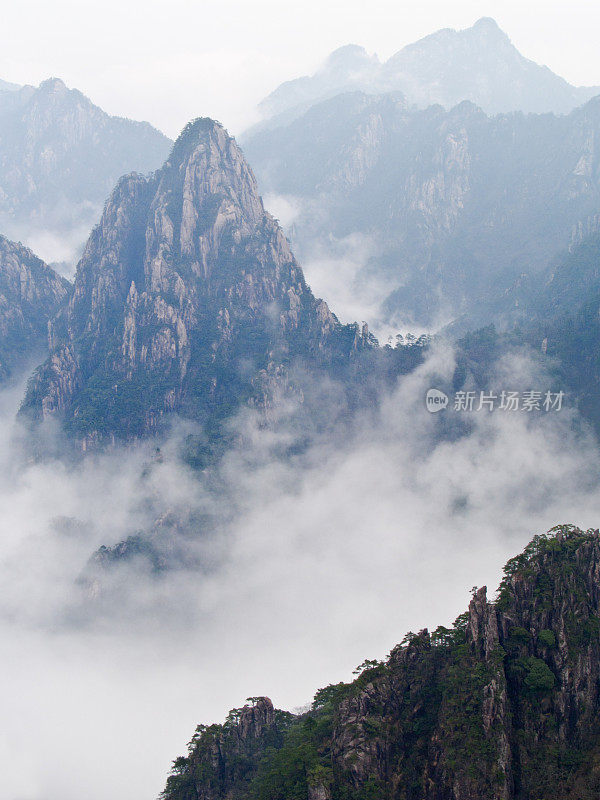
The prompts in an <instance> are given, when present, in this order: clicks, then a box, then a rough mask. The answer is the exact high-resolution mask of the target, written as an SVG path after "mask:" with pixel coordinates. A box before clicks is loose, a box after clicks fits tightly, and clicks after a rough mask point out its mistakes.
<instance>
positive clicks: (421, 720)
mask: <svg viewBox="0 0 600 800" xmlns="http://www.w3.org/2000/svg"><path fill="white" fill-rule="evenodd" d="M361 669H362V672H361V674H360V675H359V677H358V678H357V680H355V681H354V682H353V683H351V684H337V685H332V686H328V687H326V688H325V689H321V690H319V692H317V694H316V696H315V701H314V703H313V706H312V710H311V711H309V712H307V713H305V714H301V715H300V716H295V717H294V716H291V715H287V716H286V715H283V713H282V712H277V711H275V712H273V715H272V716H271V714H269V719H270V720H272V723H271V726H270V727H269V728H268V730H269V737H270V738H269V743H268V744H267V742H266V739H265V738H262V739H261V738H260V736H259V737H258V738H255V739H253V742H255V743H257V744H259V747H258V748H257V749H255V750H253V752H252V753H249V752H247V753H246V756H247V758H246V760H245V761H243V762H242V763H243V764H244V769H243V770H241V771H240V770H239V768H238V767H237V765H238V764H239V763H240V749H239V742H240V741H243V736H242V733H243V731H245V730H247V728H248V726H247V725H246V726H244V724H243V723H242V720H243V719H244V718H245V716H247V715H248V714H249V713H250V712H249V709H248V708H246V709H243V710H242V711H238V712H234V714H233V716H232V717H230V719H229V721H228V723H226V725H225V726H211V727H210V728H208V729H205V728H202V727H201V728H199V729H198V731H197V735H196V736H195V738H194V739H193V740H192V742H191V743H190V751H189V755H188V756H187V757H185V758H181V759H178V760H177V761H176V762H175V763H174V767H173V772H172V775H171V777H170V778H169V779H168V782H167V788H166V790H165V792H164V794H163V798H164V800H192V798H202V800H225V798H227V800H232V799H233V798H236V800H238V799H239V800H243V799H244V798H253V800H263V798H264V800H267V798H269V799H270V800H272V798H274V797H277V798H279V800H292V798H294V800H297V799H298V798H307V800H317V799H318V800H338V799H339V800H341V799H342V798H344V800H346V799H347V798H351V799H352V800H354V799H355V798H356V800H359V798H360V799H361V800H363V799H364V798H378V799H381V800H386V799H389V800H391V799H392V798H402V799H403V800H521V799H523V800H524V799H525V798H527V800H533V799H534V798H541V797H544V798H548V799H549V800H550V799H552V800H567V799H568V798H575V797H576V798H578V800H591V798H595V797H597V796H598V792H599V790H600V755H599V754H600V725H599V724H598V719H599V713H600V690H599V686H600V534H599V533H598V531H597V530H590V531H587V532H583V531H581V530H579V529H577V528H574V527H573V526H560V527H559V528H557V529H555V530H554V531H553V532H552V533H551V534H550V535H547V536H538V537H535V538H534V539H533V541H532V542H531V543H530V544H529V545H528V547H527V548H526V549H525V551H524V552H523V553H522V554H521V555H519V556H517V557H516V558H514V559H512V560H511V561H509V562H508V564H507V566H506V568H505V577H504V580H503V582H502V584H501V587H500V590H499V593H498V598H497V599H496V600H495V601H494V602H490V601H489V600H488V599H487V594H486V589H485V587H484V588H480V589H475V590H474V593H473V597H472V600H471V603H470V605H469V610H468V612H467V613H466V614H464V615H462V616H461V617H459V618H458V619H457V621H456V623H455V624H454V626H453V627H452V628H444V627H440V628H438V629H437V630H436V631H434V632H433V633H429V632H428V631H426V630H424V631H421V632H420V633H418V634H408V636H407V637H406V638H405V640H404V642H403V643H402V644H400V645H398V646H397V647H396V648H394V650H392V652H391V654H390V656H389V658H388V660H387V661H386V662H380V663H378V662H372V661H368V662H365V664H364V665H362V667H361ZM255 702H256V701H255ZM262 702H263V703H264V704H266V703H268V701H266V700H264V701H262ZM269 707H270V706H269ZM264 735H265V734H264V732H261V736H262V737H264ZM215 747H217V751H215ZM215 752H218V760H217V759H215V757H214V755H213V756H211V754H214V753H215ZM211 758H212V760H211Z"/></svg>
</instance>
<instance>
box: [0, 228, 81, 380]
mask: <svg viewBox="0 0 600 800" xmlns="http://www.w3.org/2000/svg"><path fill="white" fill-rule="evenodd" d="M70 290H71V285H70V284H69V283H68V281H66V280H65V279H64V278H61V277H60V276H58V275H57V274H56V273H55V272H54V270H52V269H51V268H50V267H48V266H47V265H46V264H44V263H43V261H40V259H39V258H37V257H36V256H35V255H34V254H33V253H32V252H31V250H28V249H27V248H26V247H23V245H21V244H16V243H14V242H10V241H9V240H8V239H5V238H4V236H0V380H4V379H6V378H8V377H9V376H10V375H11V374H12V373H13V372H14V371H16V370H18V369H19V367H20V368H21V369H23V368H24V367H25V366H27V361H28V359H29V358H31V357H32V356H33V354H34V353H35V352H37V351H39V352H40V353H42V352H45V350H46V346H47V336H48V323H49V321H50V319H52V318H53V317H54V316H55V315H56V313H57V311H58V310H59V309H60V307H61V306H62V305H64V304H65V303H66V302H67V300H68V295H69V293H70Z"/></svg>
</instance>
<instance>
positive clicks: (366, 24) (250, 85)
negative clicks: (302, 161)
mask: <svg viewBox="0 0 600 800" xmlns="http://www.w3.org/2000/svg"><path fill="white" fill-rule="evenodd" d="M1 2H2V29H1V31H0V78H3V79H5V80H11V81H15V82H17V83H34V84H37V83H39V82H40V81H41V80H43V79H44V78H46V77H50V76H57V77H61V78H62V79H63V80H64V81H65V82H66V83H67V84H68V85H69V86H73V87H77V88H79V89H81V90H82V91H83V92H85V93H86V94H87V95H88V96H89V97H90V98H91V99H92V100H93V101H94V102H96V103H98V105H100V106H102V107H103V108H104V109H105V110H107V111H109V112H111V113H114V114H121V115H124V116H130V117H133V118H136V119H147V120H149V121H150V122H152V123H153V124H154V125H156V126H157V127H159V128H161V129H162V130H164V131H165V132H166V133H168V134H169V135H171V136H175V135H176V134H177V132H178V131H179V130H180V129H181V128H182V127H183V125H184V124H185V123H186V122H187V121H188V120H189V119H191V118H192V117H195V116H199V115H206V116H211V117H215V118H217V119H219V120H221V121H222V122H223V123H224V124H225V125H226V126H227V127H228V128H229V129H230V130H231V131H232V132H233V133H239V132H240V130H241V129H242V128H243V127H245V126H246V125H248V124H250V123H251V122H253V121H254V116H253V115H254V113H255V104H256V102H257V101H258V100H260V99H261V98H262V97H263V96H264V95H265V94H267V93H268V92H269V91H270V90H271V89H273V88H274V87H275V86H277V85H278V84H279V83H280V82H282V81H283V80H287V79H289V78H292V77H296V76H298V75H301V74H306V73H308V72H312V71H313V70H314V69H315V68H316V67H317V66H318V64H319V63H320V62H321V61H322V60H323V59H324V58H325V56H326V55H327V54H328V53H329V52H330V51H331V50H333V49H335V48H336V47H338V46H340V45H342V44H348V43H350V42H353V43H357V44H362V45H364V46H365V47H366V48H367V50H369V52H377V53H378V54H379V56H380V57H382V58H383V57H388V56H390V55H391V54H392V53H394V52H395V51H397V50H399V49H400V48H401V47H402V46H403V45H405V44H408V43H409V42H412V41H415V40H416V39H418V38H420V37H421V36H424V35H426V34H428V33H431V32H433V31H434V30H437V29H438V28H442V27H453V28H464V27H468V26H469V25H471V24H472V23H473V22H474V21H475V20H476V19H478V18H479V17H482V16H491V17H494V19H496V21H497V22H498V24H499V25H500V26H501V27H502V28H503V29H504V30H505V31H506V32H507V33H508V34H509V36H510V37H511V38H512V40H513V42H514V43H515V44H516V46H517V47H518V48H519V49H520V50H521V52H522V53H523V54H524V55H526V56H527V57H529V58H532V59H533V60H535V61H538V62H539V63H544V64H547V65H548V66H549V67H551V68H552V69H553V70H554V71H555V72H557V73H558V74H560V75H562V76H563V77H565V78H567V79H568V80H569V81H571V82H572V83H577V84H600V49H599V48H598V46H597V32H598V28H599V23H600V4H598V3H597V2H587V1H586V0H574V1H572V2H569V3H567V2H566V1H565V0H560V1H558V0H545V2H538V0H530V1H529V2H517V1H516V0H483V2H482V1H481V0H478V1H477V2H475V1H474V0H455V2H453V3H448V2H447V0H421V2H416V0H415V2H412V3H406V2H398V0H396V1H395V2H393V1H392V0H371V2H370V3H366V2H364V1H363V2H361V1H360V0H343V2H340V1H339V0H335V2H326V3H324V2H323V0H302V1H301V2H300V1H299V0H288V2H281V1H280V2H275V1H274V0H253V2H245V0H203V1H202V2H200V1H199V0H171V2H169V3H167V2H163V0H145V2H141V0H130V2H123V0H118V1H117V0H103V2H96V0H87V1H86V0H53V1H52V2H49V1H48V0H29V1H28V2H27V0H26V1H25V2H21V3H16V2H13V0H1Z"/></svg>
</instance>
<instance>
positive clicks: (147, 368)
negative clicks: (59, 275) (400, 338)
mask: <svg viewBox="0 0 600 800" xmlns="http://www.w3.org/2000/svg"><path fill="white" fill-rule="evenodd" d="M50 346H51V356H50V358H49V359H48V360H47V361H46V363H45V364H44V365H43V366H42V367H41V368H40V369H39V370H38V372H37V373H36V376H35V377H34V379H33V381H32V383H31V386H30V389H29V392H28V395H27V397H26V400H25V403H24V412H27V413H29V414H30V415H31V416H33V417H34V418H36V419H44V418H48V417H59V418H60V419H61V421H62V422H63V423H64V424H65V425H66V427H67V428H69V429H70V430H71V431H72V432H73V433H74V434H75V435H76V436H77V437H79V438H80V439H81V441H83V443H84V446H87V444H89V443H92V442H97V441H99V440H100V439H106V438H109V439H114V438H115V437H117V438H131V437H135V436H140V435H144V434H147V433H152V432H155V431H157V430H158V429H159V428H160V425H161V422H162V421H163V419H164V417H165V415H166V414H168V413H170V412H177V413H178V414H180V415H181V416H183V417H186V418H189V419H194V420H199V421H202V422H205V423H207V424H209V425H210V424H212V423H213V422H214V421H215V420H216V419H219V418H223V417H225V416H227V415H228V414H229V413H231V412H232V411H233V410H235V409H236V408H237V407H239V404H240V403H243V402H250V403H253V404H254V405H257V406H261V407H265V408H266V407H268V405H269V398H270V396H271V394H272V392H273V390H274V388H275V386H281V385H282V384H285V382H286V375H287V374H288V373H287V368H288V367H290V365H292V364H295V363H297V362H302V363H303V364H305V365H307V364H308V365H312V366H313V367H314V368H316V369H319V368H326V369H328V370H329V371H330V372H331V371H334V372H335V370H336V367H338V366H339V367H340V368H342V369H343V368H344V366H345V365H347V363H348V362H349V360H350V359H351V358H352V356H353V354H355V353H357V352H360V351H361V350H363V349H365V348H367V349H368V348H370V347H371V346H372V339H371V337H370V336H369V334H368V332H367V331H366V329H359V328H358V326H342V325H341V324H340V323H339V322H338V320H337V319H336V317H335V316H334V315H333V314H332V313H331V311H330V310H329V308H328V306H327V304H326V303H325V302H323V301H322V300H317V299H316V298H315V297H314V296H313V294H312V292H311V291H310V289H309V288H308V286H307V285H306V282H305V280H304V276H303V274H302V270H301V268H300V267H299V265H298V264H297V262H296V260H295V259H294V256H293V255H292V253H291V251H290V249H289V246H288V243H287V241H286V239H285V237H284V235H283V233H282V231H281V229H280V227H279V226H278V224H277V223H276V221H275V220H274V219H273V218H272V217H271V216H270V215H269V214H268V213H266V212H265V210H264V208H263V204H262V200H261V199H260V196H259V194H258V189H257V186H256V181H255V179H254V176H253V174H252V172H251V170H250V168H249V167H248V165H247V164H246V161H245V159H244V157H243V155H242V153H241V151H240V150H239V148H238V146H237V145H236V143H235V141H234V140H233V139H232V138H231V137H230V136H228V134H227V133H226V132H225V130H224V129H223V128H222V127H221V125H219V124H218V123H215V122H213V121H212V120H209V119H198V120H196V121H194V122H192V123H190V124H189V125H188V126H187V128H186V129H185V130H184V132H183V133H182V135H181V136H180V138H179V139H178V140H177V142H176V143H175V145H174V147H173V150H172V152H171V155H170V156H169V159H168V160H167V161H166V163H165V164H164V166H163V167H162V168H161V169H160V170H158V171H157V172H156V173H154V174H153V175H152V176H150V177H148V178H147V177H143V176H141V175H138V174H131V175H127V176H125V177H124V178H122V179H121V180H120V181H119V183H118V185H117V187H116V189H115V190H114V192H113V193H112V195H111V197H110V198H109V200H108V202H107V203H106V206H105V209H104V214H103V216H102V219H101V221H100V224H99V225H98V226H97V227H96V228H95V230H94V231H93V233H92V235H91V236H90V239H89V241H88V243H87V246H86V248H85V252H84V254H83V257H82V259H81V261H80V263H79V265H78V267H77V274H76V278H75V286H74V290H73V294H72V297H71V299H70V301H69V304H68V306H67V308H66V309H65V310H64V311H63V312H62V313H61V314H59V315H58V316H57V318H56V319H55V320H54V321H53V322H52V324H51V327H50Z"/></svg>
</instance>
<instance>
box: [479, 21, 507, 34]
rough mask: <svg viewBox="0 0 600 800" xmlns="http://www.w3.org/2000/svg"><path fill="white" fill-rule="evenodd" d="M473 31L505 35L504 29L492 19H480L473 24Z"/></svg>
mask: <svg viewBox="0 0 600 800" xmlns="http://www.w3.org/2000/svg"><path fill="white" fill-rule="evenodd" d="M473 30H481V31H494V32H497V33H502V34H504V31H503V30H502V28H501V27H500V26H499V25H498V23H497V22H496V20H495V19H493V18H492V17H480V18H479V19H478V20H477V22H475V23H473ZM504 35H505V34H504Z"/></svg>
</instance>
